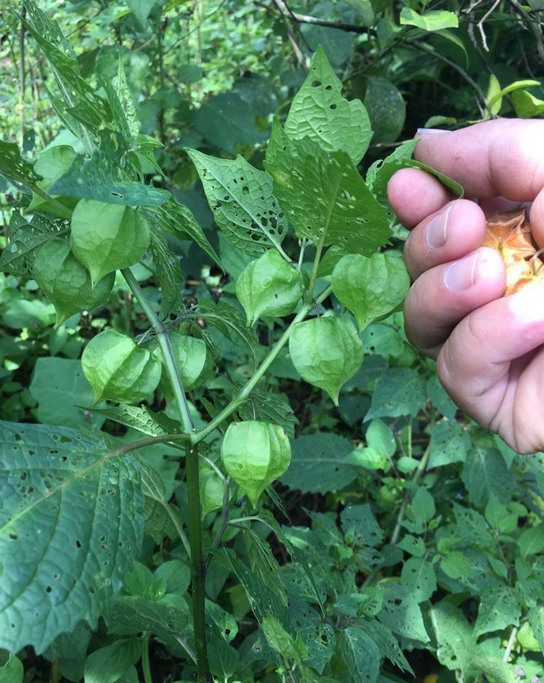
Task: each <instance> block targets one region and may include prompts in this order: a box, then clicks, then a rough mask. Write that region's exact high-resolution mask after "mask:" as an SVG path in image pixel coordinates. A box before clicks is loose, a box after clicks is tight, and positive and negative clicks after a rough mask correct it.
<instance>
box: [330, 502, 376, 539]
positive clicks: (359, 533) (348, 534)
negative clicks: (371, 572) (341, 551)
mask: <svg viewBox="0 0 544 683" xmlns="http://www.w3.org/2000/svg"><path fill="white" fill-rule="evenodd" d="M340 519H341V521H342V531H343V532H344V536H345V540H346V544H347V545H366V546H371V547H374V546H377V545H379V544H380V543H381V542H382V540H383V531H382V530H381V528H380V526H379V524H378V522H376V518H375V517H374V513H373V512H372V510H371V509H370V505H369V504H368V503H365V504H364V505H349V506H348V507H346V508H344V509H343V510H342V513H341V514H340Z"/></svg>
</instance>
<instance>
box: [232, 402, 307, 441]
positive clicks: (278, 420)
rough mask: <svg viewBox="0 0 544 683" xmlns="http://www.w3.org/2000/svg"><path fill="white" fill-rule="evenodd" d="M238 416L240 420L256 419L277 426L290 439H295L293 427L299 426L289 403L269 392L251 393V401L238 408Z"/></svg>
mask: <svg viewBox="0 0 544 683" xmlns="http://www.w3.org/2000/svg"><path fill="white" fill-rule="evenodd" d="M238 415H240V417H241V419H242V420H251V419H254V418H256V419H257V420H260V421H261V422H272V424H275V425H279V426H280V427H281V428H282V429H283V431H284V432H285V433H286V434H287V436H288V437H289V438H290V439H294V438H295V427H296V426H297V425H298V424H299V421H298V419H297V418H296V417H295V414H294V413H293V409H292V408H291V406H290V405H289V403H288V402H287V401H286V400H284V399H283V398H282V397H281V396H280V395H278V394H274V393H272V392H270V391H252V392H251V399H250V400H248V401H245V402H244V403H242V405H241V406H240V407H239V408H238Z"/></svg>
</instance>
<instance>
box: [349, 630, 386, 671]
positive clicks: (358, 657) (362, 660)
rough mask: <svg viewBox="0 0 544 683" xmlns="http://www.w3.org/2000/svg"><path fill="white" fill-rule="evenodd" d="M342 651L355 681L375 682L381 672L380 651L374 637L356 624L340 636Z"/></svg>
mask: <svg viewBox="0 0 544 683" xmlns="http://www.w3.org/2000/svg"><path fill="white" fill-rule="evenodd" d="M340 651H341V653H342V656H343V658H344V663H345V664H346V666H347V667H348V671H349V673H350V678H351V680H352V681H353V683H375V681H377V679H378V674H379V673H380V651H379V650H378V648H377V647H376V644H375V643H374V641H373V640H372V638H371V637H370V636H369V635H368V634H367V633H365V632H364V631H363V630H362V629H360V628H357V627H355V626H349V627H348V628H346V629H345V630H344V631H343V632H342V635H341V637H340Z"/></svg>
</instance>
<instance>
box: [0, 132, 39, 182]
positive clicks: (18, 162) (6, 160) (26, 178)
mask: <svg viewBox="0 0 544 683" xmlns="http://www.w3.org/2000/svg"><path fill="white" fill-rule="evenodd" d="M0 173H2V174H4V175H6V176H8V178H13V180H17V181H18V182H19V183H22V184H23V185H27V187H32V185H36V184H37V183H38V181H39V180H40V179H41V176H39V175H38V174H37V173H36V172H35V171H34V169H33V167H32V164H30V163H29V162H28V161H25V160H24V159H23V158H22V156H21V152H20V151H19V148H18V147H17V145H16V144H14V143H12V142H4V141H3V140H0Z"/></svg>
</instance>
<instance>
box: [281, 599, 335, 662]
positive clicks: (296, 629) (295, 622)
mask: <svg viewBox="0 0 544 683" xmlns="http://www.w3.org/2000/svg"><path fill="white" fill-rule="evenodd" d="M289 616H290V617H291V633H296V634H300V637H301V638H302V641H303V642H304V644H305V645H306V648H307V650H308V659H306V660H305V663H306V664H307V666H311V667H312V668H314V669H315V670H316V671H318V672H319V673H320V674H321V673H323V669H324V668H325V666H326V665H327V664H328V663H329V662H330V660H331V657H332V656H333V654H334V650H335V647H336V635H335V632H334V629H333V628H332V626H331V625H330V624H326V623H323V621H322V618H321V615H320V614H319V613H318V612H316V610H315V609H313V607H311V606H310V605H308V603H306V602H302V600H296V599H294V598H290V599H289Z"/></svg>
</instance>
